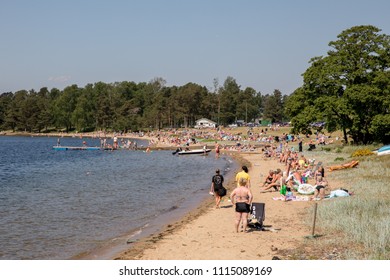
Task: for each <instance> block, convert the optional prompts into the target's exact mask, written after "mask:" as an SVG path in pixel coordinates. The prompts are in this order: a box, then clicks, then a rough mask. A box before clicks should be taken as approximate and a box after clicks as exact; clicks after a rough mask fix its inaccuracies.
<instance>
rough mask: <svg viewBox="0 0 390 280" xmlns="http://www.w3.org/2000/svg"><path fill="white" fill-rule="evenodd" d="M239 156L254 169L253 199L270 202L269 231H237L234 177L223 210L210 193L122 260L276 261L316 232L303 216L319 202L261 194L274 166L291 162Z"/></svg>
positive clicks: (255, 154) (257, 154)
mask: <svg viewBox="0 0 390 280" xmlns="http://www.w3.org/2000/svg"><path fill="white" fill-rule="evenodd" d="M238 157H239V158H241V160H240V161H241V163H246V164H247V165H248V167H249V174H250V176H251V182H252V192H253V195H254V199H253V202H263V203H265V221H264V225H265V229H267V230H266V231H259V230H251V231H250V232H247V233H243V232H241V233H236V232H235V231H234V214H235V210H234V207H233V205H232V204H231V202H230V201H229V200H228V196H229V195H230V192H231V190H233V188H234V187H235V182H234V181H230V182H228V184H226V187H227V189H228V195H227V196H225V197H224V198H223V201H222V203H221V208H220V209H215V205H214V198H213V197H212V196H210V199H208V200H207V201H205V202H204V203H203V204H202V205H200V206H199V207H198V209H197V210H196V211H193V212H192V213H190V214H188V215H187V216H185V217H184V218H183V219H182V220H180V221H178V222H176V223H173V224H170V225H167V226H166V228H165V229H164V230H163V231H162V232H161V233H159V234H156V235H154V236H151V237H148V238H145V239H143V240H139V241H138V242H136V243H135V244H133V246H132V247H131V248H130V249H129V250H127V251H126V252H123V253H121V254H120V255H119V256H117V257H116V259H122V260H125V259H130V260H131V259H134V260H175V259H177V260H235V259H240V260H254V259H261V260H270V259H272V258H274V257H275V256H278V253H279V252H281V250H287V251H288V250H290V249H293V248H295V247H298V246H299V245H300V244H301V243H302V241H303V240H304V237H305V236H308V235H310V234H311V227H310V226H308V225H305V224H304V221H303V219H302V216H303V215H304V213H305V212H306V209H307V208H308V207H312V206H313V203H314V202H310V201H288V202H284V201H281V200H274V199H273V198H275V197H280V194H279V193H277V192H269V193H260V186H261V185H262V183H263V180H264V178H265V177H264V176H265V175H266V174H267V172H268V170H270V169H274V170H275V169H277V168H281V169H282V170H284V169H285V166H283V165H282V164H281V163H279V162H278V161H276V160H275V159H265V158H264V157H263V155H262V154H261V153H260V152H251V153H239V155H238ZM210 181H211V178H210Z"/></svg>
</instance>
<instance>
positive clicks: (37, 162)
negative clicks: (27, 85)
mask: <svg viewBox="0 0 390 280" xmlns="http://www.w3.org/2000/svg"><path fill="white" fill-rule="evenodd" d="M60 141H61V145H62V146H82V143H83V141H86V142H87V145H88V146H100V140H99V139H93V138H84V139H82V138H77V137H75V138H72V137H63V138H61V139H60ZM132 141H137V145H138V147H145V146H147V145H148V141H146V140H139V139H132ZM55 145H57V138H56V137H30V136H29V137H14V136H0V259H2V260H66V259H112V258H114V257H115V255H116V254H118V253H120V252H123V251H124V250H127V249H129V248H131V246H132V245H133V244H134V242H136V241H137V240H139V239H140V238H142V237H145V236H149V235H151V234H154V233H157V232H158V231H160V230H161V229H162V227H163V226H164V225H167V224H169V223H171V222H174V221H175V220H178V219H180V218H181V217H183V216H184V215H185V214H186V213H188V212H189V211H191V210H194V209H196V207H198V206H199V204H200V203H201V202H202V201H204V200H206V199H212V197H211V196H210V195H209V194H208V193H209V190H210V184H211V177H212V176H213V175H214V174H215V169H216V168H219V169H220V170H221V171H222V174H223V175H224V176H225V178H229V177H232V176H233V173H234V172H235V171H236V169H237V163H236V162H235V161H234V160H233V159H232V158H230V157H228V156H223V155H221V156H220V157H219V158H215V156H214V155H215V154H214V152H211V153H210V154H209V155H208V156H204V155H202V156H201V155H185V156H178V155H173V154H172V152H173V151H171V150H153V151H152V152H150V153H146V152H144V151H143V150H141V149H140V150H125V149H119V150H115V151H107V150H67V151H57V150H54V149H53V146H55Z"/></svg>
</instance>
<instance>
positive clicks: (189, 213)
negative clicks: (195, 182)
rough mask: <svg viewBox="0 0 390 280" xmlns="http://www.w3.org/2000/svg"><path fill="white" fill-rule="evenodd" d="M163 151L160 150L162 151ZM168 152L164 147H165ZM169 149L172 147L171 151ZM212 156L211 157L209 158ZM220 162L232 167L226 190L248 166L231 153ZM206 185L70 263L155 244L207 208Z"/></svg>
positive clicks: (78, 256)
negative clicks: (195, 195) (192, 195)
mask: <svg viewBox="0 0 390 280" xmlns="http://www.w3.org/2000/svg"><path fill="white" fill-rule="evenodd" d="M163 149H164V148H163ZM165 149H168V148H165ZM171 149H172V148H171ZM210 156H214V155H210ZM224 160H233V161H234V162H233V165H232V166H233V168H232V170H229V171H228V174H227V175H225V178H227V179H228V182H230V183H227V184H226V187H227V189H229V187H228V184H229V185H230V184H231V185H232V187H234V186H235V183H234V177H235V174H236V172H237V169H238V168H241V165H242V164H249V162H247V161H245V160H243V159H242V158H240V157H237V155H235V153H230V154H226V155H225V159H224ZM208 193H209V185H207V187H206V188H205V189H204V193H203V194H198V195H197V196H198V197H197V198H195V199H192V200H191V199H189V200H188V201H186V202H184V204H182V205H180V206H179V207H178V208H175V209H172V211H168V212H165V213H162V214H161V215H159V216H158V217H156V218H155V219H153V220H152V221H150V222H148V223H147V224H145V225H143V226H141V227H139V228H137V229H134V230H131V231H129V232H126V233H125V234H123V235H121V236H117V237H115V238H113V239H111V240H107V242H106V243H105V244H104V245H102V246H100V247H97V248H94V249H92V250H90V251H87V252H81V253H79V254H77V255H74V256H72V257H71V258H70V259H71V260H101V259H106V260H108V259H117V258H118V257H117V256H119V255H121V254H123V253H124V252H127V251H129V250H132V251H134V250H135V251H138V250H139V245H140V244H144V243H145V242H146V243H147V242H155V240H156V239H159V238H160V237H161V236H162V235H165V234H166V233H169V232H171V231H172V230H174V229H175V228H176V227H178V226H180V224H182V223H183V222H184V221H188V220H193V219H196V218H197V217H198V216H200V215H202V214H204V210H205V209H206V208H209V206H210V205H211V204H213V202H211V203H210V199H209V197H210V195H209V194H208Z"/></svg>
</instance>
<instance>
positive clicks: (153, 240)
mask: <svg viewBox="0 0 390 280" xmlns="http://www.w3.org/2000/svg"><path fill="white" fill-rule="evenodd" d="M227 157H231V158H232V159H233V160H234V161H235V162H236V163H237V168H236V170H232V171H231V174H229V176H228V180H227V181H226V183H225V184H224V186H225V188H226V189H227V191H228V193H229V192H231V191H232V190H233V189H234V188H235V186H236V182H235V174H236V173H237V172H238V171H240V170H241V166H242V165H247V166H251V162H250V161H248V160H246V159H245V158H243V157H242V156H240V155H239V153H238V152H231V154H228V155H227ZM225 178H226V176H225ZM210 180H211V178H210ZM206 191H207V193H208V192H209V190H208V189H207V190H206ZM224 199H225V200H226V199H227V198H224ZM214 205H215V202H214V197H212V199H210V195H209V196H206V197H205V199H204V200H202V201H200V203H199V204H198V205H197V206H195V207H193V209H192V210H189V211H188V210H187V211H185V213H183V214H182V215H181V216H180V217H179V218H176V219H173V220H171V222H170V223H167V224H165V225H164V226H163V227H161V228H160V229H159V230H158V231H157V232H155V233H153V234H149V235H148V236H144V237H142V238H140V239H137V240H134V242H131V244H130V246H129V248H127V249H126V250H123V251H121V252H119V253H118V254H116V255H115V256H114V257H113V259H114V260H136V259H142V258H139V256H140V255H142V254H143V252H144V251H145V250H147V249H150V248H151V247H152V246H153V245H154V244H158V242H160V241H162V240H163V239H164V238H168V237H169V236H170V235H171V234H177V233H178V231H180V229H182V228H183V227H184V226H186V225H188V224H191V223H193V221H194V220H196V219H198V218H199V217H202V216H203V215H207V213H208V211H209V209H210V208H214Z"/></svg>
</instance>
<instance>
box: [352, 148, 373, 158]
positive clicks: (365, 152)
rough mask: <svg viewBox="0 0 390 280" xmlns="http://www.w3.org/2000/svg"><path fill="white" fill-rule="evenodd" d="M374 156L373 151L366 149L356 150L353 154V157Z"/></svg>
mask: <svg viewBox="0 0 390 280" xmlns="http://www.w3.org/2000/svg"><path fill="white" fill-rule="evenodd" d="M372 154H374V153H373V152H372V151H371V150H369V149H367V148H364V149H359V150H356V151H354V152H353V153H352V155H351V156H352V157H362V156H370V155H372Z"/></svg>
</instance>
